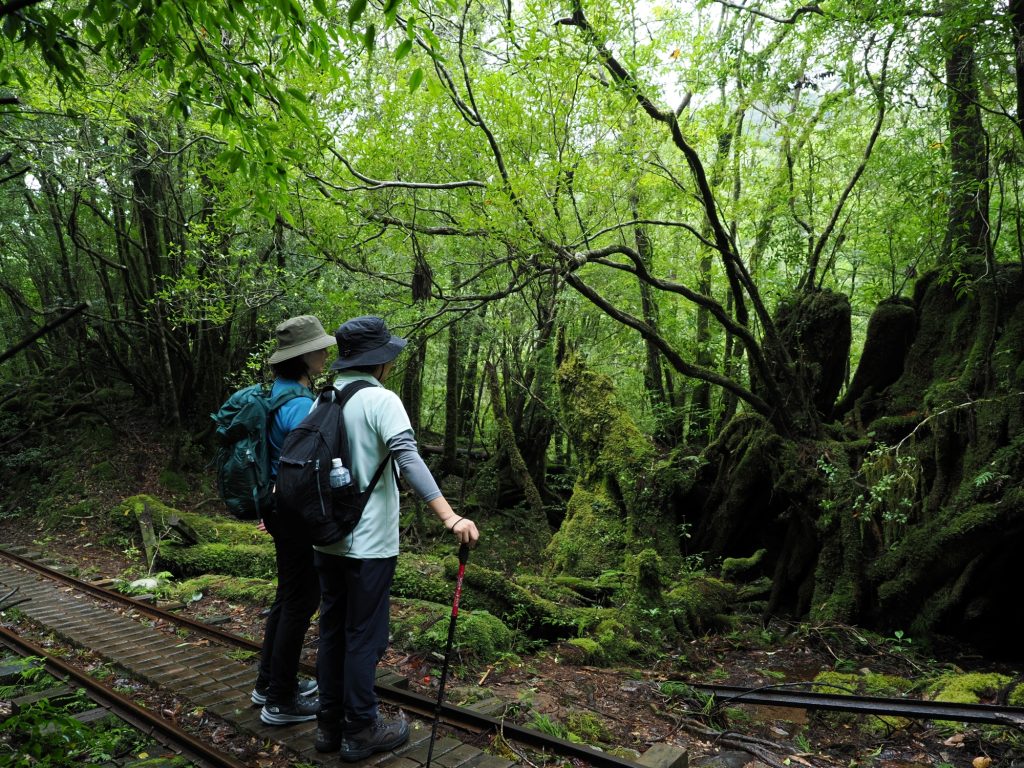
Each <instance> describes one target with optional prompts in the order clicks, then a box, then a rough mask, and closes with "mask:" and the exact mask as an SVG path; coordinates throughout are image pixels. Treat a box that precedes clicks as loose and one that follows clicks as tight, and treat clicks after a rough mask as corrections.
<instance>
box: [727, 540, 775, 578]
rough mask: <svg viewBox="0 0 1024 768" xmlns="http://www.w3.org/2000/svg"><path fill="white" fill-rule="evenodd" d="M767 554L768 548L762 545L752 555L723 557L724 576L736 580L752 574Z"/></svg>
mask: <svg viewBox="0 0 1024 768" xmlns="http://www.w3.org/2000/svg"><path fill="white" fill-rule="evenodd" d="M766 554H768V550H767V549H765V548H763V547H762V548H761V549H759V550H757V551H756V552H755V553H754V554H752V555H751V556H750V557H727V558H725V559H723V560H722V578H723V579H730V580H736V579H738V578H740V577H742V576H745V575H747V574H750V573H751V572H752V571H753V570H754V569H755V568H757V567H758V566H759V565H760V564H761V561H762V560H764V556H765V555H766Z"/></svg>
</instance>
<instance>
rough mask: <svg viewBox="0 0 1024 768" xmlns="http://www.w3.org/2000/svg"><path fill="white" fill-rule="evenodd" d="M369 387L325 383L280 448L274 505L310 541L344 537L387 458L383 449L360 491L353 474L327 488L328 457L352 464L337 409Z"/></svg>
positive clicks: (321, 542)
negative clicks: (349, 479) (347, 480)
mask: <svg viewBox="0 0 1024 768" xmlns="http://www.w3.org/2000/svg"><path fill="white" fill-rule="evenodd" d="M372 386H375V385H374V384H372V383H371V382H369V381H354V382H352V383H351V384H346V385H345V388H344V389H342V390H341V391H339V390H337V389H335V388H334V387H328V388H326V389H324V390H323V392H321V393H320V397H319V398H318V399H317V402H316V406H315V407H314V408H313V410H312V411H311V412H310V414H309V415H308V416H307V417H306V418H305V419H303V421H302V423H301V424H299V426H297V427H296V428H295V429H293V430H292V431H291V432H289V433H288V436H287V437H286V438H285V441H284V445H283V446H282V447H281V461H280V464H278V468H277V492H276V494H275V495H276V501H277V510H278V513H279V514H280V515H281V518H282V519H288V520H296V521H300V522H301V524H302V527H303V528H304V530H305V532H306V534H307V536H308V537H309V539H310V540H311V541H312V542H313V544H316V545H320V546H322V545H327V544H334V543H336V542H338V541H341V540H342V539H343V538H345V537H346V536H348V535H349V534H350V533H351V532H352V530H353V529H354V528H355V527H356V525H357V524H358V523H359V519H360V518H361V517H362V515H363V509H364V508H365V507H366V502H367V501H369V499H370V494H371V493H373V489H374V488H375V487H376V486H377V481H379V480H380V477H381V475H382V474H383V473H384V468H385V467H386V466H387V463H388V461H389V460H390V459H391V454H390V453H388V454H387V456H385V457H384V460H383V461H382V462H381V463H380V466H379V467H377V471H376V473H375V474H374V475H373V479H372V480H371V481H370V484H369V485H368V486H367V487H366V490H365V491H362V492H360V491H359V478H357V477H355V476H354V475H353V477H352V482H351V483H350V484H349V485H347V486H344V487H343V488H331V484H330V472H331V459H334V458H340V459H341V463H342V464H344V465H345V466H346V467H348V468H349V470H350V471H351V469H352V455H351V452H350V450H349V443H348V433H347V432H346V430H345V420H344V418H342V412H343V410H344V408H345V404H346V403H347V402H348V401H349V400H350V399H351V398H352V395H354V394H355V393H356V392H358V391H359V390H361V389H365V388H366V387H372Z"/></svg>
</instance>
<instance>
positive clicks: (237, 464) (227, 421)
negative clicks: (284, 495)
mask: <svg viewBox="0 0 1024 768" xmlns="http://www.w3.org/2000/svg"><path fill="white" fill-rule="evenodd" d="M295 397H308V398H310V399H312V396H311V395H309V393H307V392H306V391H305V390H303V389H296V388H294V387H293V388H290V389H286V390H283V391H282V392H279V393H278V394H277V396H275V397H271V396H270V392H268V391H267V390H265V389H264V388H263V386H262V385H260V384H254V385H252V386H251V387H245V388H244V389H240V390H238V391H237V392H235V393H234V394H232V395H231V397H229V398H228V399H227V400H226V401H225V402H224V405H222V406H221V407H220V410H218V411H217V412H216V413H211V414H210V418H212V419H213V421H214V423H216V425H217V441H218V443H219V447H218V449H217V455H216V457H215V458H214V464H215V466H216V469H217V494H218V495H219V496H220V498H221V500H222V501H223V502H224V505H225V506H226V507H227V510H228V512H230V513H231V514H232V515H234V516H235V517H237V518H239V519H241V520H257V519H259V518H261V517H263V515H264V514H265V513H267V512H269V511H270V505H271V502H272V499H271V495H272V494H271V489H272V488H273V480H272V478H271V476H270V420H271V419H272V418H273V417H274V414H275V413H276V412H277V409H278V408H280V407H281V406H282V405H284V404H285V403H287V402H288V401H289V400H291V399H293V398H295Z"/></svg>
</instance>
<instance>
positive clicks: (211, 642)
mask: <svg viewBox="0 0 1024 768" xmlns="http://www.w3.org/2000/svg"><path fill="white" fill-rule="evenodd" d="M8 590H16V591H15V592H13V594H10V595H8V596H7V598H8V605H10V604H12V603H14V602H21V606H20V609H21V610H22V611H24V612H25V613H26V615H28V616H29V617H30V618H32V619H33V620H35V621H37V622H39V623H40V624H42V625H43V626H46V627H48V628H50V629H52V630H53V631H54V632H55V633H57V634H58V635H61V636H62V637H64V638H65V639H66V640H68V641H70V642H72V643H75V644H77V645H80V646H82V647H86V648H91V649H94V650H96V651H97V652H99V653H100V654H101V655H103V656H104V657H105V658H107V659H109V660H110V661H111V662H113V663H115V664H118V665H119V666H121V667H123V668H125V669H126V670H127V671H128V672H129V673H130V674H132V675H133V676H136V677H138V678H140V679H142V680H145V681H146V682H148V683H150V684H152V685H154V686H156V687H158V688H161V689H168V690H173V691H176V692H179V693H180V694H181V695H182V696H183V697H184V698H186V699H188V700H189V701H190V702H192V703H193V704H195V705H196V706H200V707H204V708H206V709H207V710H209V711H210V712H211V713H213V714H214V715H216V716H218V717H221V718H223V719H224V720H226V721H228V722H229V723H230V724H231V725H232V726H234V727H235V728H237V729H239V731H241V732H244V733H248V734H252V735H253V736H256V737H258V738H260V739H264V740H267V741H268V742H276V743H278V744H281V745H283V746H285V747H287V748H288V749H290V750H292V751H294V752H295V753H297V754H298V755H299V756H300V757H301V758H302V760H303V761H305V762H312V763H324V762H327V763H334V764H336V763H337V758H332V757H331V756H326V759H325V756H323V755H319V754H318V753H316V752H315V751H314V750H313V732H314V730H315V725H314V724H313V723H303V724H299V725H297V726H291V727H288V728H274V727H268V726H265V725H263V724H262V723H261V722H260V721H259V710H258V709H257V708H255V707H252V706H251V705H250V702H249V691H250V689H251V685H252V681H253V678H254V671H253V670H252V669H251V668H250V666H248V665H246V664H243V663H241V662H239V661H236V660H234V659H232V658H231V655H232V653H234V654H235V655H236V656H237V651H240V650H241V651H258V650H259V644H258V643H255V642H253V641H251V640H249V639H247V638H244V637H241V636H239V635H236V634H233V633H231V632H227V631H225V630H223V629H221V628H219V627H216V626H212V625H209V624H205V623H202V622H199V621H195V620H193V619H190V618H189V617H187V616H182V615H178V614H175V613H172V612H169V611H166V610H164V609H162V608H159V607H157V606H154V605H150V604H148V603H145V602H140V601H138V600H136V599H134V598H131V597H128V596H125V595H122V594H120V593H118V592H114V591H112V590H109V589H106V588H105V587H102V586H98V585H96V584H90V583H89V582H84V581H82V580H79V579H76V578H74V577H72V576H69V575H67V574H64V573H62V572H60V571H57V570H54V569H52V568H50V567H47V566H46V565H42V564H40V563H37V562H34V561H33V560H32V559H30V558H28V557H25V556H23V555H20V554H18V553H17V552H12V551H5V550H3V549H0V595H3V594H4V592H7V591H8ZM85 596H89V597H91V598H95V600H89V599H86V597H85ZM22 601H24V602H22ZM113 606H116V607H118V608H119V609H120V612H115V611H113V610H112V607H113ZM115 617H116V618H115ZM142 617H145V618H146V619H148V620H151V621H152V622H154V624H156V625H161V626H163V627H165V628H173V629H174V630H175V631H177V632H179V633H180V632H182V631H187V632H188V633H192V634H194V635H195V636H197V637H200V638H201V640H186V641H184V642H183V641H182V638H181V637H180V636H179V634H174V632H169V631H163V632H161V631H159V630H157V629H156V628H154V627H153V626H146V625H145V624H142V623H140V618H142ZM304 666H305V670H306V672H307V673H309V674H312V673H314V670H313V669H312V667H311V665H304ZM679 682H683V681H679ZM684 684H685V685H688V686H689V687H690V688H691V689H692V690H693V691H694V693H695V695H698V696H702V697H710V698H712V699H713V700H714V703H715V705H716V706H730V705H735V704H756V705H759V706H777V707H789V708H793V707H798V708H803V709H823V710H832V711H845V712H852V713H856V714H860V715H899V716H902V717H908V718H922V719H929V720H959V721H964V722H980V723H995V724H1000V725H1008V726H1011V727H1015V728H1024V709H1022V708H1015V707H995V706H987V705H961V704H945V703H942V702H927V701H920V700H908V699H885V698H879V697H863V696H850V695H830V694H823V693H818V692H814V691H807V690H795V689H793V688H787V687H767V688H758V689H753V688H742V687H738V686H711V685H701V684H696V683H692V682H685V683H684ZM377 692H378V694H379V696H380V698H381V700H382V702H383V703H384V704H386V705H390V706H392V707H398V708H400V709H402V710H403V711H405V712H406V713H407V714H408V715H409V716H410V720H411V730H412V736H411V738H410V741H409V742H408V744H407V745H405V746H404V747H402V748H400V749H399V750H398V751H397V752H396V753H395V755H394V756H393V757H395V758H401V759H402V762H401V763H400V764H396V765H399V768H418V766H420V765H422V764H424V763H425V762H426V756H427V750H428V741H429V740H428V737H429V732H430V727H429V721H430V719H431V718H432V717H433V715H434V712H435V708H436V700H435V699H433V698H429V697H426V696H423V695H421V694H418V693H415V692H412V691H410V690H408V689H407V687H406V683H405V681H404V679H403V678H401V677H399V676H398V675H395V674H393V673H390V674H388V673H385V674H383V675H381V676H379V677H378V681H377ZM441 720H442V722H444V723H445V724H447V725H448V726H450V727H452V728H454V729H457V731H459V732H461V733H463V734H464V735H463V736H462V737H460V738H459V739H456V738H453V737H451V736H448V737H444V738H441V739H439V740H438V741H437V742H436V744H435V747H434V751H433V761H432V763H436V764H438V765H439V766H440V767H441V768H512V766H514V765H515V762H514V761H510V760H506V759H503V758H499V757H496V756H494V755H491V754H488V753H486V752H484V751H483V750H482V749H480V748H479V747H478V746H476V745H483V746H486V743H485V742H487V741H488V740H489V739H490V738H491V737H493V736H495V735H496V734H500V737H501V738H502V739H504V740H507V741H510V742H513V743H519V744H522V745H525V746H529V747H531V748H533V749H536V750H539V751H542V752H545V753H547V754H550V755H556V756H559V757H562V758H565V759H572V760H573V761H574V762H576V763H577V764H585V765H587V766H592V767H593V768H636V765H637V763H636V762H633V761H629V760H625V759H622V758H620V757H617V756H615V755H611V754H609V753H607V752H603V751H600V750H597V749H593V748H591V747H588V746H586V745H581V744H576V743H573V742H569V741H565V740H562V739H557V738H554V737H551V736H549V735H548V734H546V733H543V732H541V731H538V730H534V729H531V728H525V727H522V726H519V725H517V724H515V723H512V722H510V721H507V720H505V719H504V718H503V717H501V716H495V715H493V714H489V713H488V712H487V711H481V710H478V709H474V708H471V707H460V706H455V705H451V704H445V705H444V706H443V707H442V709H441ZM655 751H657V750H652V752H655ZM386 757H387V756H385V758H386ZM647 757H648V756H647V754H646V753H645V755H644V756H641V758H640V761H639V762H640V763H642V764H648V765H658V766H659V768H662V766H664V765H670V764H671V761H670V760H669V761H665V760H664V757H665V755H664V752H662V758H663V760H662V763H661V764H660V765H659V764H658V763H653V762H651V760H649V759H646V758H647ZM668 757H669V758H671V757H672V756H671V755H669V756H668ZM206 759H208V760H213V759H215V758H206ZM197 764H198V763H197ZM207 764H217V763H212V762H211V763H207ZM236 764H238V763H236Z"/></svg>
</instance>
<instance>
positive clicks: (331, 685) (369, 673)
mask: <svg viewBox="0 0 1024 768" xmlns="http://www.w3.org/2000/svg"><path fill="white" fill-rule="evenodd" d="M334 338H335V339H336V340H337V342H338V359H337V360H336V361H335V362H334V364H333V365H332V366H331V370H332V371H337V372H338V376H337V378H336V379H335V381H334V386H335V388H336V389H337V390H339V391H340V390H343V389H344V388H345V387H346V386H350V385H352V384H354V383H356V382H364V383H363V387H364V388H362V389H358V390H357V391H356V392H355V393H354V394H352V395H351V399H349V400H348V401H347V402H346V403H345V405H344V408H343V410H342V418H343V419H344V424H345V432H346V434H347V435H348V446H349V451H350V453H351V464H352V466H351V467H350V469H351V473H352V482H353V483H356V484H358V488H357V489H356V490H357V491H358V492H360V493H363V492H366V490H367V489H368V488H370V486H371V484H372V478H373V477H375V476H376V477H377V478H378V482H377V483H376V485H374V486H373V489H372V491H370V494H369V500H368V501H367V503H366V506H365V507H364V509H363V514H362V516H361V517H360V518H359V522H358V523H357V524H356V527H355V528H354V529H353V530H352V532H351V533H350V534H348V535H347V536H345V537H344V538H343V539H341V540H340V541H338V542H336V543H334V544H328V545H325V546H315V547H314V549H315V551H316V552H315V555H314V562H315V565H316V570H317V573H318V575H319V577H320V591H321V593H322V596H323V600H322V602H321V604H320V644H319V647H318V649H317V677H318V681H319V683H320V711H319V712H318V713H317V732H316V742H315V747H316V750H317V751H318V752H338V753H339V756H340V757H341V759H342V760H344V761H346V762H355V761H357V760H364V759H366V758H367V757H369V756H370V755H372V754H373V753H375V752H387V751H389V750H392V749H395V748H396V747H397V746H399V745H400V744H402V743H404V742H405V741H406V739H408V738H409V724H408V723H407V722H406V721H405V719H404V718H402V717H401V716H399V717H397V718H388V717H384V716H383V715H382V714H381V713H380V712H379V711H378V701H377V694H376V693H375V691H374V684H375V681H376V672H377V664H378V663H379V662H380V660H381V658H382V657H383V656H384V652H385V651H386V650H387V647H388V634H389V622H390V605H391V603H390V600H391V582H392V580H393V579H394V575H395V564H396V562H397V560H398V544H399V541H398V539H399V525H398V515H399V497H398V483H397V480H396V477H397V474H398V472H399V471H401V474H402V478H403V479H404V480H405V482H406V484H407V485H408V486H409V487H411V488H412V489H413V491H415V493H416V494H417V496H419V498H420V500H421V501H423V503H424V504H426V505H427V506H428V507H429V508H430V509H431V510H433V512H434V514H435V515H436V516H437V518H438V520H440V521H441V523H442V525H444V527H445V528H446V529H447V530H448V531H451V533H452V535H454V536H455V538H456V539H457V540H458V541H459V544H466V545H469V546H472V545H474V544H475V543H476V541H477V539H478V538H479V536H480V534H479V532H478V531H477V528H476V524H475V523H474V522H473V521H472V520H470V519H469V518H466V517H461V516H460V515H458V514H457V513H456V512H455V511H454V510H453V509H452V507H451V505H450V504H449V503H448V501H447V500H446V499H445V497H444V496H443V495H442V493H441V490H440V488H438V486H437V482H436V481H435V480H434V477H433V476H432V475H431V474H430V470H429V469H427V465H426V464H424V463H423V459H422V458H421V457H420V454H419V450H418V448H417V447H416V437H415V435H414V434H413V430H412V424H411V423H410V422H409V415H408V414H407V413H406V411H405V406H404V405H402V401H401V399H400V398H399V397H398V395H396V394H395V393H394V392H392V391H391V390H389V389H385V388H384V386H383V382H384V381H385V380H386V379H387V378H388V375H389V374H390V373H391V369H392V367H393V366H394V361H395V358H396V357H398V354H399V353H400V352H401V351H402V349H403V348H404V347H405V344H406V342H405V339H403V338H402V337H400V336H395V335H394V334H392V333H391V331H389V330H388V327H387V325H386V324H385V322H384V320H383V319H381V318H379V317H369V316H366V317H357V318H354V319H352V320H349V321H348V322H346V323H344V324H343V325H342V326H341V327H339V328H338V330H337V331H335V332H334ZM367 383H368V384H370V385H371V386H365V384H367ZM387 463H390V464H391V471H387V469H388V468H387V467H386V464H387ZM380 469H383V470H385V471H382V472H378V470H380Z"/></svg>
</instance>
